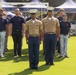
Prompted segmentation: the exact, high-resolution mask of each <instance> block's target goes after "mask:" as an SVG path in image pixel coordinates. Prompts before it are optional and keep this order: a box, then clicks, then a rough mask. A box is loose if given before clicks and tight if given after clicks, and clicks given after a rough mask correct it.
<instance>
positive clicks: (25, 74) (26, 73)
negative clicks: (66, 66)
mask: <svg viewBox="0 0 76 75" xmlns="http://www.w3.org/2000/svg"><path fill="white" fill-rule="evenodd" d="M50 67H51V66H50V65H48V66H46V65H41V66H39V68H38V70H35V69H33V70H31V69H29V68H27V69H25V70H23V71H21V72H18V73H11V74H8V75H30V74H32V73H33V72H41V71H45V70H47V69H49V68H50Z"/></svg>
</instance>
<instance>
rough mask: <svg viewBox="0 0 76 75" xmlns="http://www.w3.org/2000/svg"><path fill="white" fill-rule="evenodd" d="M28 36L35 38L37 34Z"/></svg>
mask: <svg viewBox="0 0 76 75" xmlns="http://www.w3.org/2000/svg"><path fill="white" fill-rule="evenodd" d="M29 36H31V37H37V36H38V34H32V35H29Z"/></svg>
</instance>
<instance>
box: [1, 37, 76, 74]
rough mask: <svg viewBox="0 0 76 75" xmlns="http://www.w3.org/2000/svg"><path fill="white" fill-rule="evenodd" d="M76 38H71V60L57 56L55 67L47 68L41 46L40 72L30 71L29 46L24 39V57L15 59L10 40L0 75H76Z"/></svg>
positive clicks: (69, 43) (2, 61)
mask: <svg viewBox="0 0 76 75" xmlns="http://www.w3.org/2000/svg"><path fill="white" fill-rule="evenodd" d="M75 47H76V37H73V36H72V37H70V38H69V42H68V55H69V58H65V59H61V58H58V57H57V56H55V60H54V62H55V65H54V66H45V65H44V64H45V61H44V56H43V55H42V45H41V46H40V55H39V56H40V62H39V70H29V61H28V50H27V48H28V46H27V44H26V42H25V38H24V39H23V47H22V49H23V50H22V57H20V58H15V59H14V58H13V56H12V55H13V41H12V38H11V37H9V38H8V49H9V51H8V52H6V54H5V58H0V75H76V50H75Z"/></svg>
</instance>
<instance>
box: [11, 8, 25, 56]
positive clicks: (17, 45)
mask: <svg viewBox="0 0 76 75" xmlns="http://www.w3.org/2000/svg"><path fill="white" fill-rule="evenodd" d="M24 23H25V22H24V19H23V18H22V17H21V16H20V10H19V9H15V16H14V17H13V18H11V20H10V32H11V33H10V34H11V35H12V38H13V42H14V57H17V55H18V56H21V48H22V37H23V36H24V25H25V24H24Z"/></svg>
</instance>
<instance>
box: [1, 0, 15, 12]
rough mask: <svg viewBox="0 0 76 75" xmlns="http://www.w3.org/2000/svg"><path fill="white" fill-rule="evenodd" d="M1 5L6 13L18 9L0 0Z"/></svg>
mask: <svg viewBox="0 0 76 75" xmlns="http://www.w3.org/2000/svg"><path fill="white" fill-rule="evenodd" d="M0 3H1V4H0V7H1V8H3V9H4V10H6V11H10V10H14V9H15V8H16V7H15V6H12V5H9V4H7V2H6V1H5V0H0Z"/></svg>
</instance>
